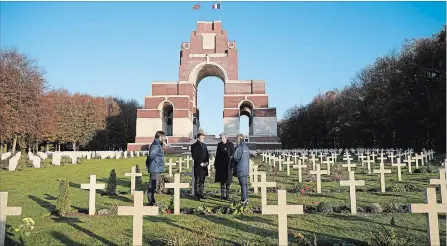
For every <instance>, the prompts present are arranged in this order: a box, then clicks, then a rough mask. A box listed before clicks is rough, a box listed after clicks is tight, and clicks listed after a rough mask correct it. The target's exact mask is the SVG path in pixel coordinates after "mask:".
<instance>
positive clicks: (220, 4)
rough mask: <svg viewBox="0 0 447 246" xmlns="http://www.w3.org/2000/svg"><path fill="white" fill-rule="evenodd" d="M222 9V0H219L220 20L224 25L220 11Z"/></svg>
mask: <svg viewBox="0 0 447 246" xmlns="http://www.w3.org/2000/svg"><path fill="white" fill-rule="evenodd" d="M221 9H222V1H219V21H220V25H222V14H221V13H220V11H221Z"/></svg>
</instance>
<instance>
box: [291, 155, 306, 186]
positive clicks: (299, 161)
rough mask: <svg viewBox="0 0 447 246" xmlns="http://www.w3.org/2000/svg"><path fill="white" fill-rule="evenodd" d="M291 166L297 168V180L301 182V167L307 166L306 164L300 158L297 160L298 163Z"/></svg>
mask: <svg viewBox="0 0 447 246" xmlns="http://www.w3.org/2000/svg"><path fill="white" fill-rule="evenodd" d="M292 168H297V169H298V182H300V183H301V182H303V175H302V170H301V169H302V168H307V165H303V164H302V162H301V160H298V165H293V166H292Z"/></svg>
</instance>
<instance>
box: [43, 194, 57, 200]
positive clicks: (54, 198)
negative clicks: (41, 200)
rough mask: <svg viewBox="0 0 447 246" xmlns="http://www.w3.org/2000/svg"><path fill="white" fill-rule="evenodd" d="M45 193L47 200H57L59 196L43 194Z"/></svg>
mask: <svg viewBox="0 0 447 246" xmlns="http://www.w3.org/2000/svg"><path fill="white" fill-rule="evenodd" d="M43 195H44V196H46V197H45V199H47V200H52V201H55V200H57V197H55V196H52V195H50V194H43Z"/></svg>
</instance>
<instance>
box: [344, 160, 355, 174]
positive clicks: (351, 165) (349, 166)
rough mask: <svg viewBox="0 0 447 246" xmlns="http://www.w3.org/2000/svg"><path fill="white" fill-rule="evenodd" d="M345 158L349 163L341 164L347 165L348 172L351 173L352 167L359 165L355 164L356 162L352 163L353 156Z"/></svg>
mask: <svg viewBox="0 0 447 246" xmlns="http://www.w3.org/2000/svg"><path fill="white" fill-rule="evenodd" d="M343 160H344V161H347V162H348V164H343V165H341V166H342V167H347V168H348V173H351V168H352V167H354V168H355V167H356V166H357V165H355V164H351V161H352V160H354V159H353V158H349V157H346V158H343Z"/></svg>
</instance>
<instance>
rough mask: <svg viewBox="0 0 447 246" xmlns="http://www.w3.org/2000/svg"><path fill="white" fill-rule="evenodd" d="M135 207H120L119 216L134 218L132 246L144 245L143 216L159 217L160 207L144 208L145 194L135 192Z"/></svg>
mask: <svg viewBox="0 0 447 246" xmlns="http://www.w3.org/2000/svg"><path fill="white" fill-rule="evenodd" d="M133 196H134V198H133V206H119V207H118V215H130V216H133V226H132V227H133V233H132V238H133V240H132V241H133V242H132V245H143V216H145V215H152V216H156V215H158V207H155V206H153V207H149V206H143V192H142V191H135V193H134V195H133Z"/></svg>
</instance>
